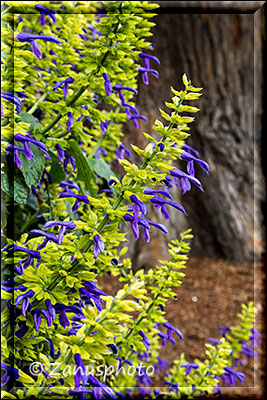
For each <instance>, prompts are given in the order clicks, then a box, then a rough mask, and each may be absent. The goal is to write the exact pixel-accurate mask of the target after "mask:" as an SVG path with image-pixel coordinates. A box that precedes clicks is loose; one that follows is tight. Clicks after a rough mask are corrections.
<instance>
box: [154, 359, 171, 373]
mask: <svg viewBox="0 0 267 400" xmlns="http://www.w3.org/2000/svg"><path fill="white" fill-rule="evenodd" d="M157 361H158V362H157V364H155V367H156V373H157V374H160V373H161V370H162V371H164V370H165V369H166V368H167V366H168V365H170V362H169V361H165V360H163V359H162V358H160V357H157Z"/></svg>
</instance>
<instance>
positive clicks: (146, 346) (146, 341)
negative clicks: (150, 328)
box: [138, 330, 150, 350]
mask: <svg viewBox="0 0 267 400" xmlns="http://www.w3.org/2000/svg"><path fill="white" fill-rule="evenodd" d="M138 333H139V335H140V336H141V337H142V338H143V343H144V346H145V348H146V349H147V350H149V349H150V341H149V339H148V337H147V336H146V335H145V334H144V332H143V331H141V330H140V331H139V332H138Z"/></svg>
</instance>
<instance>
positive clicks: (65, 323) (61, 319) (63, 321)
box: [59, 310, 70, 329]
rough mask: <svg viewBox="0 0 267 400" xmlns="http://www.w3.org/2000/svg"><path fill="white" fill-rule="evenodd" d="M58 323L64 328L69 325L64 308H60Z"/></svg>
mask: <svg viewBox="0 0 267 400" xmlns="http://www.w3.org/2000/svg"><path fill="white" fill-rule="evenodd" d="M59 323H60V325H61V326H63V328H64V329H66V328H67V327H69V326H70V321H69V319H68V317H67V314H66V312H65V310H62V311H61V312H60V314H59Z"/></svg>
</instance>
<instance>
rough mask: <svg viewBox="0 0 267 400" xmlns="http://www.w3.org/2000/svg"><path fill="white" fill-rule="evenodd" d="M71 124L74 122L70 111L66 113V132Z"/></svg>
mask: <svg viewBox="0 0 267 400" xmlns="http://www.w3.org/2000/svg"><path fill="white" fill-rule="evenodd" d="M73 122H74V121H73V114H72V112H71V111H70V112H68V121H67V130H68V132H69V131H70V128H71V127H72V125H73Z"/></svg>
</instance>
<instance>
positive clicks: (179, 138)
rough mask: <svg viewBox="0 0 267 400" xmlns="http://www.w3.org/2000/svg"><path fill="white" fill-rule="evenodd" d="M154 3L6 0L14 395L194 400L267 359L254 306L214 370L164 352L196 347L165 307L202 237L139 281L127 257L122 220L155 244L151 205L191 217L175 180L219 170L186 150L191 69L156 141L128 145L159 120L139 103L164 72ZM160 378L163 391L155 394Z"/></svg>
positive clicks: (216, 343) (8, 351) (7, 255)
mask: <svg viewBox="0 0 267 400" xmlns="http://www.w3.org/2000/svg"><path fill="white" fill-rule="evenodd" d="M156 8H157V5H156V4H153V3H151V2H146V1H143V2H139V1H104V2H96V1H79V2H78V1H77V2H76V1H61V2H53V1H51V2H50V1H40V2H37V1H30V2H29V1H25V2H16V1H8V2H5V3H3V7H2V36H3V41H2V79H3V81H2V92H1V122H2V143H1V149H2V158H3V163H4V166H3V171H2V189H3V193H4V197H5V204H6V205H7V209H8V210H9V211H10V210H11V209H12V208H11V204H12V203H13V209H12V210H13V211H12V212H13V213H14V219H15V226H14V232H13V233H12V230H11V229H10V226H8V225H7V220H6V218H3V220H2V221H1V222H2V227H1V228H2V244H3V246H2V255H3V261H4V267H3V282H2V293H3V296H2V297H3V312H2V347H3V352H2V356H3V357H2V361H3V362H2V369H3V376H2V385H3V386H4V387H3V398H14V399H24V398H45V399H46V398H47V399H49V398H51V399H54V398H81V399H90V398H95V399H100V398H126V397H129V396H130V397H131V396H133V397H134V396H148V397H151V398H156V397H157V396H158V394H159V393H160V394H161V395H163V396H166V397H167V398H168V397H173V396H176V397H175V398H177V396H179V397H181V398H187V397H188V398H190V397H193V396H195V395H199V394H200V393H203V392H206V391H207V392H208V393H209V392H211V391H214V390H215V391H216V390H217V391H218V390H220V389H219V387H220V385H221V382H222V383H226V384H231V385H232V384H235V383H236V381H241V382H243V380H244V376H243V374H242V373H240V372H238V370H236V366H237V365H238V363H240V362H242V360H240V355H241V354H244V355H245V356H247V357H251V356H253V355H255V350H254V345H256V344H258V343H259V340H260V336H259V333H258V332H257V331H255V329H254V325H253V324H254V316H253V315H254V307H253V304H249V305H248V306H243V307H244V308H243V311H242V314H241V315H240V318H241V323H240V325H239V326H237V327H224V328H222V327H221V328H220V330H221V332H222V335H223V338H222V339H220V340H219V339H212V338H210V341H211V344H207V351H206V356H207V360H206V361H204V362H203V361H201V362H200V361H199V360H195V361H194V362H187V361H186V360H185V358H184V356H183V355H181V357H180V358H179V359H178V360H176V361H175V362H174V363H173V365H169V364H170V363H169V362H168V361H167V360H163V359H162V358H161V357H160V354H161V349H162V347H164V346H165V344H166V342H167V341H170V342H172V343H176V341H177V340H178V341H180V340H183V333H182V331H183V326H182V321H180V323H179V326H173V325H172V324H170V323H169V322H168V320H167V318H166V313H165V305H166V303H167V301H168V300H170V299H171V300H174V299H176V292H175V291H174V288H177V287H178V286H179V285H180V284H181V283H182V279H183V278H184V275H185V274H184V272H183V269H184V268H185V267H186V261H187V259H188V255H187V254H188V252H189V249H190V247H189V243H188V241H189V240H190V239H191V238H192V234H191V232H190V230H188V231H186V232H184V233H182V234H181V235H180V238H179V239H176V240H172V241H171V242H170V243H169V258H168V260H166V261H164V260H160V261H159V265H158V266H155V268H153V269H150V270H148V271H146V272H145V271H144V270H138V271H137V272H136V273H134V272H133V270H132V268H131V261H130V259H128V258H126V257H125V254H126V252H127V247H125V246H122V244H123V242H125V241H127V234H126V233H125V229H124V226H126V225H128V227H129V229H131V230H132V231H133V234H134V239H135V240H137V239H138V238H139V237H140V236H141V235H143V236H144V238H145V240H146V241H147V242H149V241H150V233H151V231H152V230H153V229H158V230H159V231H160V232H161V234H162V235H167V234H168V230H167V228H166V226H165V225H164V224H161V223H158V222H156V221H153V220H151V218H150V217H149V215H148V214H149V213H148V210H149V208H151V207H153V208H155V209H156V210H158V212H159V213H161V214H162V216H163V217H164V218H165V219H166V220H168V219H169V211H170V209H171V208H174V209H176V210H177V212H181V213H183V214H185V215H187V211H186V207H184V206H182V205H181V204H179V203H177V202H176V201H175V200H174V199H173V195H172V187H173V186H174V185H175V186H177V187H178V188H179V190H181V193H182V194H184V193H186V192H188V191H190V189H191V187H192V185H193V186H196V188H197V189H198V190H201V191H203V190H204V189H203V187H202V184H201V182H200V180H199V179H198V178H197V177H196V173H195V167H196V165H198V166H200V167H201V168H202V169H203V171H204V172H205V173H207V174H209V165H208V163H207V162H206V161H204V160H202V159H201V158H200V155H199V153H198V151H197V150H195V149H193V148H192V147H190V146H189V145H187V144H186V143H185V140H186V139H187V138H188V137H189V131H190V124H191V123H192V122H193V121H194V117H193V115H194V114H195V113H196V112H198V111H199V110H198V108H196V107H195V106H192V105H191V103H190V102H191V101H192V100H198V99H199V97H200V96H201V88H196V87H194V86H193V84H192V83H191V81H190V80H188V78H187V77H186V74H184V75H183V78H182V81H183V86H184V87H183V89H182V90H176V89H174V88H171V91H172V98H171V100H170V101H169V102H166V103H165V106H166V109H168V112H166V111H163V110H160V112H161V116H162V118H161V120H156V121H155V123H154V125H153V132H150V133H144V136H145V138H146V140H147V145H146V147H145V148H144V149H143V148H139V147H137V146H136V145H132V146H131V147H132V148H131V149H130V148H128V147H127V146H126V145H125V144H124V143H123V142H122V138H123V132H124V126H123V124H124V123H125V122H127V121H128V122H129V123H130V124H131V125H132V128H133V129H135V128H139V126H140V122H141V121H142V120H146V116H145V115H142V110H138V109H137V107H136V102H135V101H136V96H137V95H138V85H137V82H138V77H139V78H140V79H142V80H143V82H144V83H145V84H146V85H147V84H149V81H150V80H151V79H155V78H159V73H158V71H157V69H156V68H157V65H158V64H159V63H160V60H159V59H158V58H157V57H156V55H153V54H151V50H153V46H152V45H151V43H149V42H148V41H147V37H149V36H150V35H151V28H152V27H153V26H154V23H153V22H150V18H151V17H153V16H154V15H155V14H154V9H156ZM170 93H171V92H170ZM185 113H186V114H185ZM132 151H133V152H135V153H136V155H137V156H139V162H138V163H137V164H135V163H133V162H131V156H132ZM136 158H137V159H138V157H136ZM177 160H179V167H178V163H177ZM118 166H120V171H121V176H120V175H118V174H116V173H115V172H113V169H114V168H115V167H116V168H117V167H118ZM5 204H3V205H4V207H6V206H5ZM104 273H107V274H109V275H111V276H112V277H113V279H118V281H119V282H121V289H120V290H119V291H118V292H117V293H116V294H113V295H111V294H110V293H109V292H108V290H106V289H105V288H104V287H103V288H102V287H100V285H99V281H98V278H99V277H101V276H102V275H103V274H104ZM249 341H251V344H249ZM163 370H166V379H165V381H166V382H165V388H158V389H156V386H157V375H158V374H159V373H160V372H162V371H163Z"/></svg>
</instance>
